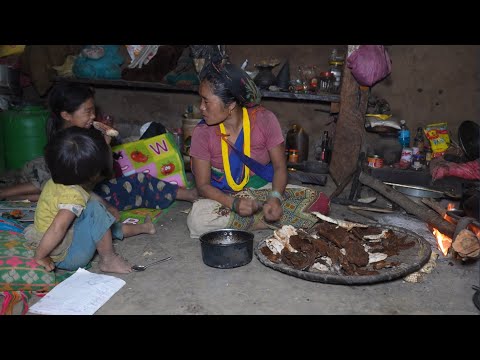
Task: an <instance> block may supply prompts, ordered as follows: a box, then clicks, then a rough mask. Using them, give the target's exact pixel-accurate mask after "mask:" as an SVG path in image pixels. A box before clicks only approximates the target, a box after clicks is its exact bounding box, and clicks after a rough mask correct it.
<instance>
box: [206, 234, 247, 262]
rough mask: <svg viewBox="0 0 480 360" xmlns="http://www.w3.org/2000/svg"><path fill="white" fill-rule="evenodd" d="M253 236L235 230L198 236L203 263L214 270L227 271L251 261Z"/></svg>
mask: <svg viewBox="0 0 480 360" xmlns="http://www.w3.org/2000/svg"><path fill="white" fill-rule="evenodd" d="M253 238H254V234H253V233H251V232H249V231H244V230H237V229H219V230H213V231H209V232H206V233H204V234H202V235H201V236H200V243H201V246H202V259H203V262H204V263H205V264H206V265H208V266H212V267H215V268H220V269H229V268H235V267H239V266H243V265H246V264H248V263H249V262H250V261H252V257H253Z"/></svg>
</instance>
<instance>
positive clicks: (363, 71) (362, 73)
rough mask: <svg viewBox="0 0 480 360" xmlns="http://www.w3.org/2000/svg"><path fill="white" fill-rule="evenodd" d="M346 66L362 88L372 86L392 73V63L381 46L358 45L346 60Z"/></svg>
mask: <svg viewBox="0 0 480 360" xmlns="http://www.w3.org/2000/svg"><path fill="white" fill-rule="evenodd" d="M347 66H348V67H349V68H350V70H351V71H352V75H353V77H354V78H355V80H357V82H358V83H359V84H360V85H363V86H373V85H375V84H376V83H377V82H379V81H381V80H383V79H385V78H386V77H387V76H388V75H389V74H390V73H391V72H392V61H391V60H390V56H389V55H388V52H387V50H386V49H385V48H384V47H383V45H360V47H359V48H358V49H357V50H355V51H354V52H353V53H351V54H350V56H349V57H348V58H347Z"/></svg>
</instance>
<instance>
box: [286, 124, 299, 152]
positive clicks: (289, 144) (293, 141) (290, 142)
mask: <svg viewBox="0 0 480 360" xmlns="http://www.w3.org/2000/svg"><path fill="white" fill-rule="evenodd" d="M297 134H298V125H297V124H293V125H292V127H291V128H290V130H288V131H287V135H286V137H285V139H286V140H285V153H286V154H287V158H288V154H289V153H290V150H291V149H295V150H297V149H298V144H297Z"/></svg>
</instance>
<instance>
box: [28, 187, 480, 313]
mask: <svg viewBox="0 0 480 360" xmlns="http://www.w3.org/2000/svg"><path fill="white" fill-rule="evenodd" d="M318 189H320V190H321V191H324V192H325V193H327V194H330V193H331V192H332V191H333V190H334V189H335V184H334V183H333V181H332V180H331V179H330V178H329V179H328V182H327V185H326V186H324V187H318ZM347 194H348V192H347ZM190 206H191V204H190V203H187V202H180V201H179V202H176V203H175V204H174V205H173V206H172V207H171V208H170V209H169V211H168V212H167V213H166V214H164V215H163V216H162V217H161V218H160V220H159V222H158V223H157V224H156V228H157V233H156V234H155V235H141V236H137V237H133V238H129V239H127V240H125V241H118V242H116V243H115V247H116V249H117V251H118V252H119V253H120V254H121V255H122V256H124V257H126V258H127V259H128V260H129V261H131V262H132V263H135V264H147V263H149V262H150V261H153V260H155V259H161V258H164V257H167V256H171V257H172V259H171V260H170V261H167V262H163V263H161V264H158V265H154V266H152V267H151V268H149V269H147V270H146V271H144V272H133V273H131V274H128V275H115V276H117V277H119V278H122V279H124V280H125V281H126V285H125V286H123V287H122V288H121V289H120V290H119V291H118V292H117V293H116V294H115V295H114V296H113V297H112V298H111V299H110V300H109V301H108V302H107V303H105V304H104V305H103V306H102V307H101V308H100V309H99V310H98V311H97V312H96V314H98V315H125V314H128V315H140V314H141V315H153V314H156V315H167V314H169V315H172V314H180V315H193V314H195V315H207V314H211V315H212V314H222V315H223V314H257V315H259V314H264V315H267V314H278V315H280V314H281V315H284V314H285V315H286V314H304V315H311V314H355V315H359V314H362V315H370V314H372V315H373V314H376V315H397V314H398V315H406V314H436V315H438V314H457V315H460V314H461V315H478V314H480V311H479V310H478V309H477V308H476V307H475V305H474V303H473V301H472V296H473V295H474V293H475V290H474V289H472V286H475V285H476V286H479V285H480V280H479V275H480V262H479V261H477V262H473V263H462V262H459V261H457V260H453V259H450V258H448V257H444V256H443V255H440V256H439V257H438V259H437V261H436V263H435V265H436V266H435V267H434V269H433V271H432V272H431V273H428V274H423V280H421V281H420V282H418V283H410V282H406V281H405V280H403V279H397V280H393V281H387V282H382V283H378V284H371V285H360V286H349V285H335V284H330V283H320V282H312V281H307V280H303V279H300V278H297V277H294V276H290V275H287V274H284V273H281V272H279V271H276V270H273V269H271V268H269V267H266V266H265V265H263V264H262V263H260V261H259V260H258V258H256V257H255V256H254V257H253V260H252V261H251V262H250V263H249V264H247V265H245V266H242V267H238V268H233V269H217V268H212V267H209V266H207V265H205V264H204V263H203V261H202V256H201V248H200V242H199V240H198V239H191V238H190V237H189V233H188V229H187V225H186V217H187V214H186V213H185V211H186V210H188V209H189V208H190ZM396 215H399V216H396ZM331 216H332V217H340V218H342V217H343V218H345V217H347V218H350V219H352V220H358V221H368V219H366V218H362V217H361V216H359V215H356V214H353V213H351V212H350V211H348V209H347V208H346V207H345V206H341V205H335V204H333V205H332V209H331ZM372 216H374V217H375V218H377V221H378V222H379V223H384V224H395V225H397V226H398V225H401V226H405V227H407V228H410V230H412V231H414V232H416V233H418V234H419V235H421V236H424V237H425V238H426V240H428V241H429V242H432V244H433V241H434V240H433V236H431V234H430V233H429V231H428V229H427V228H426V224H425V223H423V222H421V221H419V220H417V219H416V218H413V217H411V216H408V215H406V214H404V213H403V214H402V213H398V214H395V215H394V216H393V217H392V215H381V214H374V213H372ZM399 218H400V219H401V220H400V221H401V224H398V221H399V220H398V219H399ZM271 234H272V231H271V230H263V231H256V232H255V239H254V248H255V246H256V245H257V244H258V242H259V241H261V240H262V239H264V238H265V237H266V236H269V235H271ZM429 234H430V235H429ZM429 236H430V238H429ZM427 238H428V239H427ZM432 248H433V251H434V253H439V252H438V250H437V249H436V247H435V246H433V245H432ZM89 271H92V272H99V270H98V263H97V261H96V260H94V262H93V266H92V268H91V269H89ZM36 301H38V299H32V301H31V303H32V304H33V303H34V302H36Z"/></svg>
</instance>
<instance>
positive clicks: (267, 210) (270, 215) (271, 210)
mask: <svg viewBox="0 0 480 360" xmlns="http://www.w3.org/2000/svg"><path fill="white" fill-rule="evenodd" d="M263 215H264V217H265V220H267V221H270V222H273V221H278V220H280V218H281V217H282V215H283V209H282V204H281V203H280V199H277V198H275V197H270V198H268V199H267V201H266V202H265V204H264V205H263Z"/></svg>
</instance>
